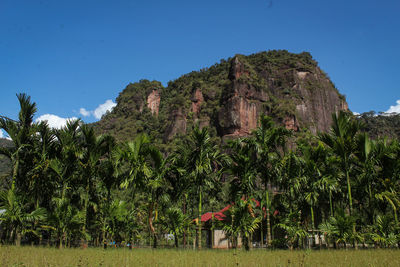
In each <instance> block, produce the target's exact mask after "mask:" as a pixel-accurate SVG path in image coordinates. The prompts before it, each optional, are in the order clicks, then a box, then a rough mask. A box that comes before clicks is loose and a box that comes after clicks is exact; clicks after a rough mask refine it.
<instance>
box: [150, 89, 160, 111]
mask: <svg viewBox="0 0 400 267" xmlns="http://www.w3.org/2000/svg"><path fill="white" fill-rule="evenodd" d="M160 100H161V98H160V93H159V92H158V90H157V89H154V90H153V91H152V92H151V94H149V96H148V97H147V107H148V108H149V109H150V111H151V114H153V115H156V116H158V110H159V107H160Z"/></svg>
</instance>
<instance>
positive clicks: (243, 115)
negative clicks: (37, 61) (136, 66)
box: [96, 50, 348, 142]
mask: <svg viewBox="0 0 400 267" xmlns="http://www.w3.org/2000/svg"><path fill="white" fill-rule="evenodd" d="M347 109H348V107H347V103H346V100H345V98H344V97H343V96H342V95H341V94H340V93H339V92H338V90H337V89H336V88H335V87H334V85H333V83H332V82H331V81H330V79H329V77H328V76H327V75H326V74H325V73H324V72H323V71H322V70H321V69H320V68H319V67H318V64H317V63H316V62H315V61H314V60H313V59H312V57H311V55H310V54H309V53H305V52H304V53H301V54H292V53H289V52H287V51H284V50H283V51H269V52H262V53H258V54H253V55H250V56H243V55H236V56H234V57H233V58H231V59H228V60H222V61H221V62H220V63H218V64H215V65H213V66H211V67H210V68H206V69H202V70H200V71H198V72H192V73H189V74H186V75H183V76H182V77H180V78H178V79H176V80H174V81H171V82H169V83H168V87H166V88H164V87H163V86H162V85H161V83H159V82H156V81H153V82H150V81H147V80H142V81H140V82H138V83H134V84H130V85H129V86H128V87H127V88H126V89H125V90H124V91H123V92H122V93H121V94H120V96H119V97H118V98H117V106H116V108H114V110H113V111H112V112H111V113H110V114H108V115H106V116H105V117H103V118H102V120H101V121H99V122H98V123H96V128H97V129H98V131H100V132H107V133H111V134H114V135H115V136H117V138H118V139H121V140H125V139H131V138H133V137H134V135H136V134H138V133H140V132H146V133H148V134H150V135H151V136H152V137H153V138H154V139H156V140H160V142H168V141H169V140H171V139H172V138H173V137H174V136H176V135H177V134H183V133H185V132H186V131H187V130H188V129H191V127H193V125H195V124H198V125H199V126H200V127H204V126H208V127H210V131H211V133H212V135H213V136H216V137H221V138H224V137H235V136H245V135H249V134H250V133H251V131H252V130H253V129H255V128H256V127H257V123H258V118H259V117H260V115H262V114H266V115H269V116H271V117H273V118H274V119H275V120H276V121H277V122H279V123H281V124H282V125H284V126H285V127H286V128H287V129H290V130H293V131H300V130H301V129H303V128H308V129H310V130H311V132H313V133H316V132H318V131H327V130H328V129H329V127H330V125H331V114H332V113H333V112H338V111H339V110H347ZM121 133H123V134H121Z"/></svg>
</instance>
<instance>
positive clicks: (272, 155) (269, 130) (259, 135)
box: [250, 116, 290, 248]
mask: <svg viewBox="0 0 400 267" xmlns="http://www.w3.org/2000/svg"><path fill="white" fill-rule="evenodd" d="M289 136H290V131H288V130H287V129H286V128H283V127H279V126H276V125H275V123H274V122H273V120H272V118H270V117H268V116H261V117H260V121H259V126H258V127H257V128H256V129H255V130H254V131H253V132H252V138H251V139H250V142H251V144H252V145H253V148H254V150H255V155H256V156H257V159H256V162H255V166H256V168H257V171H258V172H259V173H260V174H261V179H262V183H263V184H264V192H265V201H263V202H265V205H266V220H267V248H268V247H270V245H271V241H272V235H271V219H270V216H271V212H270V209H271V203H272V199H271V195H270V192H269V187H270V186H271V184H273V183H275V182H276V180H277V176H278V173H279V170H278V166H279V164H278V162H279V161H280V160H281V159H282V156H284V154H285V153H284V152H285V149H286V139H287V137H289ZM261 242H262V241H261Z"/></svg>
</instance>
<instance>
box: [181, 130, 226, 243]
mask: <svg viewBox="0 0 400 267" xmlns="http://www.w3.org/2000/svg"><path fill="white" fill-rule="evenodd" d="M185 150H186V151H187V155H188V157H187V160H188V161H187V162H186V169H187V172H188V174H189V175H190V176H191V178H192V179H193V186H194V188H195V191H196V194H197V197H198V225H199V229H198V239H197V241H198V248H199V249H201V226H202V225H201V213H202V202H203V194H204V193H206V188H207V187H208V188H210V187H211V188H212V187H215V185H216V184H217V183H218V179H217V178H219V175H218V174H220V173H221V166H222V164H223V161H224V159H225V157H224V155H223V154H221V153H220V152H219V149H218V147H217V146H216V145H214V144H213V143H212V141H211V139H210V135H209V133H208V130H207V128H203V129H201V130H200V129H199V127H198V126H196V127H195V128H194V129H193V131H192V133H191V134H190V135H189V140H188V142H187V143H186V144H185Z"/></svg>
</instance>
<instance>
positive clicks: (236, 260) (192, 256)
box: [0, 246, 400, 267]
mask: <svg viewBox="0 0 400 267" xmlns="http://www.w3.org/2000/svg"><path fill="white" fill-rule="evenodd" d="M0 266H118V267H120V266H400V250H359V251H353V250H347V251H346V250H339V251H334V250H329V251H327V250H325V251H293V252H290V251H283V250H280V251H266V250H253V251H250V252H245V251H242V250H238V251H236V252H235V251H233V250H203V251H193V250H172V249H171V250H167V249H159V250H151V249H133V250H128V249H107V250H102V249H97V248H89V249H85V250H82V249H62V250H59V249H55V248H37V247H20V248H17V247H13V246H3V247H0Z"/></svg>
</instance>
